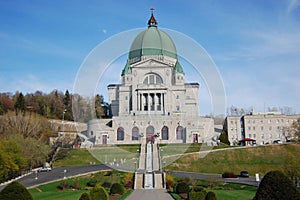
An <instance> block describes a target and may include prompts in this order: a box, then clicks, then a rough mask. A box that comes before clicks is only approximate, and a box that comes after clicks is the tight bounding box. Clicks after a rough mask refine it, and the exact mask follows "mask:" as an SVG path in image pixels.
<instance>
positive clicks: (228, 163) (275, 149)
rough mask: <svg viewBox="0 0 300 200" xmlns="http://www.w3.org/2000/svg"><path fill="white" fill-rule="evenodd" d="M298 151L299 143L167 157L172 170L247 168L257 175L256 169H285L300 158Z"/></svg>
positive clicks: (299, 148) (265, 170)
mask: <svg viewBox="0 0 300 200" xmlns="http://www.w3.org/2000/svg"><path fill="white" fill-rule="evenodd" d="M299 151H300V144H284V145H270V146H259V147H254V148H245V149H233V150H225V151H217V152H211V153H209V154H207V155H206V156H205V157H204V158H201V157H200V156H199V154H197V153H195V154H192V155H183V156H181V157H180V159H177V160H176V161H175V162H173V161H174V158H165V159H164V160H165V161H166V162H167V163H171V164H170V165H169V166H168V167H167V170H171V171H182V169H185V171H191V172H201V173H223V172H225V171H228V172H234V173H236V174H239V172H240V171H242V170H247V171H249V173H250V175H252V176H254V175H255V173H259V174H260V175H264V174H266V173H267V172H268V171H271V170H284V169H285V167H286V165H288V164H291V161H293V160H299V159H300V154H299V153H298V152H299ZM172 159H173V160H172Z"/></svg>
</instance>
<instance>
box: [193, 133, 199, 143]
mask: <svg viewBox="0 0 300 200" xmlns="http://www.w3.org/2000/svg"><path fill="white" fill-rule="evenodd" d="M193 143H198V134H193Z"/></svg>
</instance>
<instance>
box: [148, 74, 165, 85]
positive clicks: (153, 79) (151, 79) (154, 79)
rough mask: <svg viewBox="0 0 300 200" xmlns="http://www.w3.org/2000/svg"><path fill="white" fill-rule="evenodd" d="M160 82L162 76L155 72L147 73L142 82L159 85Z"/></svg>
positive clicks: (161, 81)
mask: <svg viewBox="0 0 300 200" xmlns="http://www.w3.org/2000/svg"><path fill="white" fill-rule="evenodd" d="M162 83H163V80H162V78H161V77H160V76H159V75H157V74H147V75H146V76H145V78H144V82H143V84H144V85H159V84H162Z"/></svg>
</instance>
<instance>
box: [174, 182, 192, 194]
mask: <svg viewBox="0 0 300 200" xmlns="http://www.w3.org/2000/svg"><path fill="white" fill-rule="evenodd" d="M189 191H190V187H189V186H188V184H186V183H185V182H181V183H178V184H177V186H176V193H177V194H181V193H186V194H187V193H189Z"/></svg>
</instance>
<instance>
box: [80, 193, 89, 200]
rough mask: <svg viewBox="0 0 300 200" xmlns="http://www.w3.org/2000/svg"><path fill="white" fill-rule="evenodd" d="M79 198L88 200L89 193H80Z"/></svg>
mask: <svg viewBox="0 0 300 200" xmlns="http://www.w3.org/2000/svg"><path fill="white" fill-rule="evenodd" d="M79 200H90V195H89V194H88V193H86V192H85V193H83V194H81V196H80V198H79Z"/></svg>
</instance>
